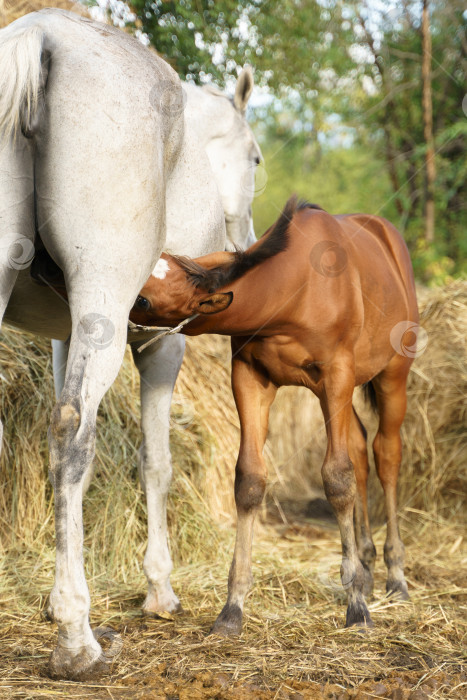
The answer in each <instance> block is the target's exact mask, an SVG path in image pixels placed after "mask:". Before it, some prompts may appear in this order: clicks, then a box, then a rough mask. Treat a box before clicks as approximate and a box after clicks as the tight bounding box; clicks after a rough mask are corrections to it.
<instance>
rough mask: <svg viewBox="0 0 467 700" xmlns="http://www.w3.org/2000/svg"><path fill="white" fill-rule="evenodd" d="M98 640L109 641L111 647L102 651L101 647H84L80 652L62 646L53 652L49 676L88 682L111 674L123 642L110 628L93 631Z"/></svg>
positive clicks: (99, 628)
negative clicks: (111, 668) (113, 663)
mask: <svg viewBox="0 0 467 700" xmlns="http://www.w3.org/2000/svg"><path fill="white" fill-rule="evenodd" d="M93 635H94V637H95V639H96V640H98V641H101V640H107V641H108V642H110V645H109V647H108V648H107V649H105V651H104V650H102V648H101V647H100V645H99V646H98V647H97V648H96V647H93V646H88V647H82V648H81V649H80V650H79V651H78V652H76V651H73V650H71V649H66V648H65V647H62V646H60V645H58V646H56V647H55V649H54V650H53V652H52V654H51V656H50V660H49V675H50V676H51V677H52V678H60V679H63V680H69V681H88V680H92V679H95V678H100V677H101V676H103V675H105V674H107V673H109V671H110V667H111V665H112V662H113V661H114V659H115V658H116V656H118V654H119V653H120V651H121V649H122V646H123V641H122V639H121V637H120V635H119V634H117V632H115V630H112V629H111V628H110V627H97V628H96V629H95V630H93Z"/></svg>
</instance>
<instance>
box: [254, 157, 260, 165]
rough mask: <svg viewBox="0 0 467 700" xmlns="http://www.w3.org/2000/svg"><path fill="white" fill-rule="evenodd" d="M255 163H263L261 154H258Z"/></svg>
mask: <svg viewBox="0 0 467 700" xmlns="http://www.w3.org/2000/svg"><path fill="white" fill-rule="evenodd" d="M255 163H256V165H259V164H260V163H261V158H260V157H259V156H256V158H255Z"/></svg>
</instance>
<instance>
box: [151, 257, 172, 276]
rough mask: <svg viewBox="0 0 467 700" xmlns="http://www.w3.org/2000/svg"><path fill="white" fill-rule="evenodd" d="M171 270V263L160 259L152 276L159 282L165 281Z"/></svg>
mask: <svg viewBox="0 0 467 700" xmlns="http://www.w3.org/2000/svg"><path fill="white" fill-rule="evenodd" d="M169 270H170V267H169V263H168V262H167V260H164V259H163V258H159V260H158V261H157V263H156V266H155V267H154V270H153V271H152V276H153V277H155V278H156V279H157V280H165V278H166V275H167V273H168V271H169Z"/></svg>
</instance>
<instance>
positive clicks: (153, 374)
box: [133, 335, 185, 614]
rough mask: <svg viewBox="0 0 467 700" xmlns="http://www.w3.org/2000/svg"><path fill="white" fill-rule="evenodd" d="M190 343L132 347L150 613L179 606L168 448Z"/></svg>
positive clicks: (171, 339)
mask: <svg viewBox="0 0 467 700" xmlns="http://www.w3.org/2000/svg"><path fill="white" fill-rule="evenodd" d="M184 349H185V338H184V337H183V336H180V335H176V336H175V335H173V336H167V337H166V338H163V339H161V340H160V341H159V342H158V343H156V344H154V345H151V346H149V347H148V348H147V349H146V350H144V351H143V352H142V353H138V352H137V350H136V348H135V347H134V348H133V357H134V360H135V364H136V366H137V368H138V371H139V373H140V376H141V421H142V428H143V444H142V446H141V452H140V464H139V476H140V481H141V485H142V487H143V490H144V493H145V494H146V499H147V508H148V546H147V549H146V554H145V557H144V572H145V574H146V576H147V579H148V594H147V596H146V600H145V602H144V605H143V610H144V612H146V613H149V614H150V613H159V612H164V611H167V612H177V611H178V610H180V608H181V606H180V602H179V600H178V598H177V596H176V595H175V593H174V592H173V590H172V586H171V584H170V573H171V571H172V560H171V557H170V553H169V547H168V541H167V494H168V491H169V487H170V482H171V480H172V463H171V456H170V447H169V424H170V403H171V400H172V393H173V388H174V385H175V381H176V379H177V375H178V372H179V370H180V366H181V364H182V360H183V353H184Z"/></svg>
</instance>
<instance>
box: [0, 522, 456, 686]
mask: <svg viewBox="0 0 467 700" xmlns="http://www.w3.org/2000/svg"><path fill="white" fill-rule="evenodd" d="M283 515H284V514H283ZM285 518H286V520H287V513H285ZM402 532H403V536H404V539H405V542H406V550H407V578H408V581H409V587H410V593H411V600H410V601H409V602H407V603H402V602H393V601H390V600H388V599H387V598H386V597H385V595H384V594H383V591H384V576H385V572H384V565H383V562H382V557H381V552H382V545H383V542H384V529H383V528H380V529H379V530H377V532H376V533H375V534H376V544H377V549H378V552H379V555H380V556H379V558H378V563H377V569H376V586H375V595H374V598H373V600H372V601H371V603H370V610H371V613H372V617H373V621H374V623H375V627H374V629H372V630H370V631H367V632H364V633H362V632H360V631H356V630H355V629H350V630H346V629H344V628H343V623H344V618H345V607H344V597H343V595H342V591H341V589H340V585H339V575H338V570H339V559H340V555H339V550H340V545H339V538H338V533H337V531H336V527H335V524H334V523H333V522H332V521H331V520H329V519H328V520H321V521H317V520H312V519H311V518H305V517H299V516H298V515H297V513H295V515H294V521H293V522H291V521H290V522H285V523H284V522H279V521H278V520H277V521H274V520H271V518H269V521H268V523H267V524H266V525H265V524H263V525H262V526H260V527H259V528H258V533H257V538H256V544H255V551H254V575H255V586H254V589H253V591H252V593H251V595H250V597H249V599H248V600H247V604H246V620H245V627H244V632H243V634H242V635H241V637H238V638H235V639H232V640H224V639H220V638H217V637H214V636H210V635H209V630H210V626H211V625H212V622H213V620H214V618H215V615H216V613H218V612H219V611H220V609H221V607H222V602H223V600H224V596H225V592H226V574H227V570H228V563H229V558H230V551H231V545H232V540H233V531H231V530H228V531H226V532H225V533H224V539H223V542H224V545H223V547H222V552H218V553H217V556H216V559H215V560H214V561H212V562H203V563H201V564H195V565H190V566H185V567H183V566H182V567H178V568H177V569H176V571H175V572H174V575H173V584H174V587H175V589H176V590H177V591H178V593H179V595H180V597H181V600H182V602H183V605H184V612H183V613H181V614H180V615H177V616H175V617H171V616H169V615H168V616H166V618H159V619H148V618H143V617H142V616H141V613H140V606H141V603H142V600H143V593H144V580H143V578H141V580H139V581H138V582H137V583H134V582H128V581H127V582H126V583H122V582H116V581H106V580H105V579H104V574H102V576H100V577H97V578H95V579H91V581H90V589H91V595H92V625H93V626H97V625H110V626H112V627H113V628H114V629H116V630H117V631H118V632H119V633H120V634H121V636H122V638H123V648H122V651H121V653H120V655H119V656H118V658H117V659H116V661H115V663H114V665H113V668H112V669H111V670H110V674H109V675H107V676H106V677H105V678H103V679H100V680H99V681H94V682H88V683H72V682H60V681H51V680H50V679H49V678H48V677H47V675H46V670H47V659H48V656H49V654H50V652H51V650H52V648H53V645H54V643H55V637H56V632H55V629H54V627H53V625H51V624H50V623H48V622H46V621H45V619H44V617H43V614H42V612H41V610H42V609H43V607H44V604H45V600H46V596H47V593H48V590H50V586H51V582H52V576H53V568H52V564H53V556H52V553H50V555H49V554H47V556H44V558H43V560H41V561H39V562H38V561H31V562H29V565H28V566H25V561H24V560H25V559H26V560H27V557H28V553H27V552H21V550H20V548H19V549H18V551H17V553H16V554H14V555H13V557H15V556H16V557H17V560H16V562H13V561H12V560H11V558H10V562H9V567H8V571H7V572H5V571H4V572H3V573H4V574H5V573H6V577H7V579H8V580H7V581H5V580H4V581H3V585H2V588H1V596H0V669H1V670H0V697H1V698H2V700H3V699H5V700H10V699H12V698H31V699H33V698H34V699H36V698H62V697H63V698H68V697H70V698H99V699H101V698H115V700H117V698H119V699H120V698H122V699H123V698H125V699H126V698H135V699H138V700H156V699H157V700H158V699H159V698H160V699H163V698H164V699H167V700H176V699H180V700H188V699H190V700H196V699H197V698H200V699H206V700H207V699H208V698H213V699H214V698H216V699H219V700H221V699H222V700H223V699H224V698H225V699H227V698H258V699H260V700H262V699H264V700H266V699H268V700H269V699H271V700H272V699H273V698H278V699H279V698H290V699H293V700H300V699H301V698H305V699H308V698H310V700H311V699H314V698H333V699H335V700H346V699H349V698H358V699H360V698H361V699H363V698H392V699H393V700H408V699H410V700H426V699H427V698H432V699H433V700H435V699H436V698H459V699H460V698H465V697H467V665H466V649H467V645H466V631H467V615H466V612H467V576H466V570H467V566H466V565H467V552H466V551H465V548H463V547H465V543H464V541H463V534H464V533H463V527H462V526H461V525H457V526H456V525H452V524H449V523H440V522H439V519H437V518H435V517H434V516H432V515H428V514H426V513H425V514H424V513H414V512H409V511H407V512H405V513H404V514H403V517H402ZM6 584H8V585H6Z"/></svg>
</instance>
